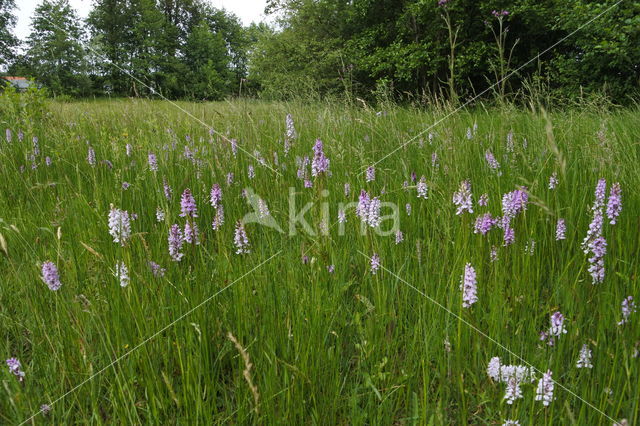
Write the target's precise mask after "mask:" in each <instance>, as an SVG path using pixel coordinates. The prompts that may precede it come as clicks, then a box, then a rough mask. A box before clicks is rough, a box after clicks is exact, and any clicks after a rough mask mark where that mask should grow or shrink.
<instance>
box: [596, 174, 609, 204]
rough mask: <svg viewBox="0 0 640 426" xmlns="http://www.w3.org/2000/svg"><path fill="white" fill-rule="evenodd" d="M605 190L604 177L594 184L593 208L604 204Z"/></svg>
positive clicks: (605, 182)
mask: <svg viewBox="0 0 640 426" xmlns="http://www.w3.org/2000/svg"><path fill="white" fill-rule="evenodd" d="M606 192H607V181H606V180H605V179H600V180H598V183H597V184H596V191H595V196H596V200H595V204H594V209H596V208H600V207H603V206H604V199H605V196H606Z"/></svg>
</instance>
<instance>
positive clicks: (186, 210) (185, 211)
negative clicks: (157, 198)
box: [180, 188, 198, 217]
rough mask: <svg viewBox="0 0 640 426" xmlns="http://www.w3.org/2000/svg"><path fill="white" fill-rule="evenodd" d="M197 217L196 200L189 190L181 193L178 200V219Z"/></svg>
mask: <svg viewBox="0 0 640 426" xmlns="http://www.w3.org/2000/svg"><path fill="white" fill-rule="evenodd" d="M187 216H188V217H198V209H197V207H196V200H195V199H194V198H193V195H191V190H190V189H189V188H187V189H185V190H184V191H183V192H182V197H181V198H180V217H187Z"/></svg>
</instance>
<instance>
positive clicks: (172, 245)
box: [168, 224, 184, 262]
mask: <svg viewBox="0 0 640 426" xmlns="http://www.w3.org/2000/svg"><path fill="white" fill-rule="evenodd" d="M168 240H169V255H170V256H171V258H172V259H173V260H174V261H176V262H179V261H180V259H182V257H183V256H184V253H182V252H181V250H182V244H183V243H184V235H183V234H182V229H180V227H179V226H178V225H176V224H174V225H171V228H170V229H169V239H168Z"/></svg>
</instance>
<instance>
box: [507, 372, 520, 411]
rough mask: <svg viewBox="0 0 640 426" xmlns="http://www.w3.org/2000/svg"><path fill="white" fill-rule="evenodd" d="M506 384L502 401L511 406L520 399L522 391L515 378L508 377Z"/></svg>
mask: <svg viewBox="0 0 640 426" xmlns="http://www.w3.org/2000/svg"><path fill="white" fill-rule="evenodd" d="M506 383H507V388H506V390H505V393H504V399H506V400H507V404H509V405H511V404H513V403H514V401H515V400H516V399H520V398H522V389H521V388H520V381H519V380H517V379H516V378H515V377H509V378H508V379H507V381H506Z"/></svg>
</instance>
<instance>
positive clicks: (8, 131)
mask: <svg viewBox="0 0 640 426" xmlns="http://www.w3.org/2000/svg"><path fill="white" fill-rule="evenodd" d="M4 135H5V138H6V139H7V143H11V129H5V131H4Z"/></svg>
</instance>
